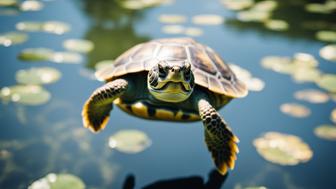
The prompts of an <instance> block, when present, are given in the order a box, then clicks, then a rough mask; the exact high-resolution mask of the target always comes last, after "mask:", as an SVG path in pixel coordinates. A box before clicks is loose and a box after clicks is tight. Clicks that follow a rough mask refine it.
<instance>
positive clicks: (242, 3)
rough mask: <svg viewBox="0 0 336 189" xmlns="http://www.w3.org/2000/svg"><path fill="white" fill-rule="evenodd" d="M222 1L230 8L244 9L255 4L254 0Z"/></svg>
mask: <svg viewBox="0 0 336 189" xmlns="http://www.w3.org/2000/svg"><path fill="white" fill-rule="evenodd" d="M221 2H222V3H223V5H224V6H225V8H227V9H230V10H243V9H246V8H249V7H251V6H252V5H253V4H254V1H253V0H221Z"/></svg>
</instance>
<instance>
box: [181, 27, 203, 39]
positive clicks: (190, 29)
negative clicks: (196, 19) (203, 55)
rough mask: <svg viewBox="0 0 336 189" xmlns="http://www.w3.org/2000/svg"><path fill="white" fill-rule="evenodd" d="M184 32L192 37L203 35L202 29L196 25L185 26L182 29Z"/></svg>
mask: <svg viewBox="0 0 336 189" xmlns="http://www.w3.org/2000/svg"><path fill="white" fill-rule="evenodd" d="M184 34H186V35H188V36H192V37H198V36H201V35H203V30H202V29H201V28H196V27H187V28H186V29H185V31H184Z"/></svg>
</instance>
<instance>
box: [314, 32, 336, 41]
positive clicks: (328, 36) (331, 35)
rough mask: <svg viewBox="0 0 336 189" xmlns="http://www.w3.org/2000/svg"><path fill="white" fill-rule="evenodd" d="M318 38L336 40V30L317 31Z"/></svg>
mask: <svg viewBox="0 0 336 189" xmlns="http://www.w3.org/2000/svg"><path fill="white" fill-rule="evenodd" d="M316 38H317V39H318V40H321V41H326V42H336V32H335V31H328V30H322V31H318V32H317V33H316Z"/></svg>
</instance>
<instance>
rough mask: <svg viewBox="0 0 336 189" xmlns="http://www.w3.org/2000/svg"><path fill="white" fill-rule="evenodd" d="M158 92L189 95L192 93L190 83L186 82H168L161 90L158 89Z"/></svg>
mask: <svg viewBox="0 0 336 189" xmlns="http://www.w3.org/2000/svg"><path fill="white" fill-rule="evenodd" d="M155 90H156V91H165V92H168V93H181V92H182V93H189V92H190V91H191V87H190V85H189V83H186V82H174V81H168V82H166V83H163V86H162V87H160V88H156V89H155Z"/></svg>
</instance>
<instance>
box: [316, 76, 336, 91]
mask: <svg viewBox="0 0 336 189" xmlns="http://www.w3.org/2000/svg"><path fill="white" fill-rule="evenodd" d="M317 84H318V86H319V87H321V88H322V89H325V90H327V91H329V92H332V93H336V75H334V74H324V75H322V77H321V79H319V80H318V81H317Z"/></svg>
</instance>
